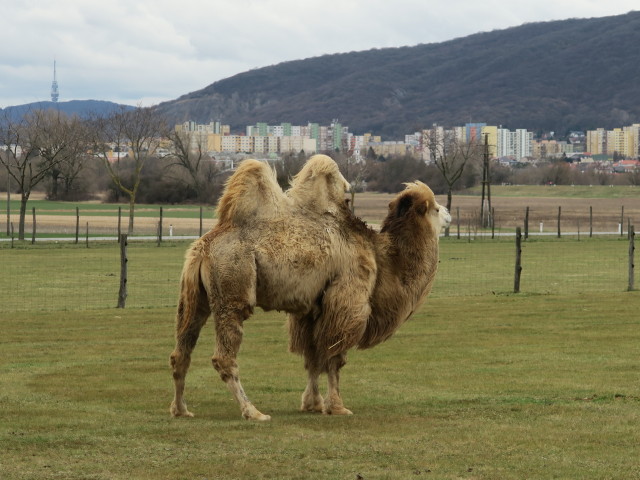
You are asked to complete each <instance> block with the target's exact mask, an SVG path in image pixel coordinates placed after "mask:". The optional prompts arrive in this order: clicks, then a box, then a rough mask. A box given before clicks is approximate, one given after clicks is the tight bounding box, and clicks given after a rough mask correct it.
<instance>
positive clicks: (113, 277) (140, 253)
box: [0, 236, 640, 311]
mask: <svg viewBox="0 0 640 480" xmlns="http://www.w3.org/2000/svg"><path fill="white" fill-rule="evenodd" d="M188 245H189V242H187V241H171V242H163V243H162V246H160V247H157V246H156V243H155V242H140V241H131V242H129V246H128V284H127V289H128V298H127V305H128V306H130V307H136V308H149V307H163V306H166V307H168V306H173V305H175V301H176V296H177V293H176V292H177V288H178V279H179V276H180V271H181V268H182V261H183V258H184V252H185V250H186V248H187V247H188ZM628 249H629V242H628V240H627V239H626V238H619V237H617V236H613V237H611V236H609V237H597V238H591V239H589V238H585V239H581V240H577V238H563V239H560V240H558V239H554V238H553V237H551V238H547V237H539V238H535V239H531V240H529V241H528V242H524V243H523V246H522V267H523V271H522V278H521V287H520V288H521V292H523V293H527V294H550V293H551V294H565V295H566V294H581V293H582V294H585V293H589V292H593V293H599V292H614V293H615V292H623V291H625V290H626V289H627V287H628V259H629V257H628ZM0 265H2V275H0V300H1V303H2V305H3V309H4V310H5V311H21V310H22V311H24V310H31V311H45V310H82V309H92V308H93V309H95V308H108V307H111V306H115V305H116V302H117V294H118V288H119V280H120V250H119V247H118V245H117V244H116V242H92V243H90V246H89V248H87V247H86V246H85V245H84V243H81V244H80V245H75V244H72V243H66V242H59V243H51V242H42V243H36V244H35V245H31V244H30V243H29V242H26V243H20V244H18V245H16V246H15V248H13V249H12V248H10V244H9V243H8V242H0ZM514 268H515V243H514V239H513V238H512V237H500V238H498V239H495V240H491V239H480V238H478V239H475V240H473V239H467V238H465V237H463V238H461V239H460V240H456V239H455V238H448V239H445V238H443V239H442V240H441V248H440V266H439V272H438V279H437V281H436V283H435V286H434V289H433V292H432V296H433V297H459V296H469V295H487V294H494V295H504V294H508V293H510V292H512V291H513V281H514ZM636 278H638V277H637V274H636ZM638 285H640V280H638V281H637V282H636V286H638Z"/></svg>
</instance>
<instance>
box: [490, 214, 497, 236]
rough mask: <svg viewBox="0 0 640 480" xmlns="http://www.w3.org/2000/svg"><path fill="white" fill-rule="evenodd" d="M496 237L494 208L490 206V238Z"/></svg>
mask: <svg viewBox="0 0 640 480" xmlns="http://www.w3.org/2000/svg"><path fill="white" fill-rule="evenodd" d="M494 238H496V209H495V208H494V207H491V239H492V240H493V239H494Z"/></svg>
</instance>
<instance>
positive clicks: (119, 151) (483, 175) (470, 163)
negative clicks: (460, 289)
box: [0, 107, 640, 239]
mask: <svg viewBox="0 0 640 480" xmlns="http://www.w3.org/2000/svg"><path fill="white" fill-rule="evenodd" d="M424 148H425V149H426V154H427V156H428V158H429V160H430V161H429V162H425V161H423V160H422V159H418V158H415V157H414V156H411V155H402V156H399V155H394V156H380V155H376V154H375V152H374V151H373V150H372V149H370V150H369V151H368V152H367V153H366V155H365V158H363V159H359V160H358V161H356V159H355V158H354V156H353V155H351V154H350V152H342V151H332V152H325V153H327V154H329V155H330V156H332V157H333V158H334V159H335V160H336V162H337V163H338V165H339V166H340V168H341V171H342V173H343V175H344V176H345V178H346V179H347V180H348V181H349V182H350V183H351V184H352V185H353V187H354V188H352V194H351V195H352V198H351V200H352V205H355V200H356V198H355V195H356V192H358V191H363V190H370V191H380V192H389V193H395V192H398V191H400V190H401V189H403V188H404V185H403V183H404V182H407V181H414V180H420V181H422V182H424V183H426V184H428V185H429V186H430V187H431V188H432V189H433V190H434V192H435V193H436V194H446V195H447V206H448V207H449V208H450V209H451V207H452V205H451V203H452V192H454V191H456V190H463V189H466V188H470V187H473V186H475V185H477V184H479V183H486V182H489V183H493V184H502V183H514V184H549V183H552V184H558V185H562V184H597V185H608V184H613V183H629V182H630V183H633V184H636V185H638V184H640V172H635V173H630V174H626V175H615V176H614V175H611V174H607V173H602V172H593V171H587V172H581V171H580V170H578V169H575V168H572V167H571V165H570V164H569V163H567V162H566V161H564V160H563V159H559V160H556V161H552V162H546V163H543V164H539V165H536V166H524V165H523V166H519V167H516V168H510V167H504V166H500V165H499V164H497V163H496V162H490V165H491V166H490V170H489V171H487V167H486V166H487V162H486V156H485V150H484V148H483V145H482V143H481V142H475V141H471V142H464V141H460V140H458V139H456V138H455V137H447V136H445V137H444V138H435V137H434V138H427V139H426V140H425V146H424ZM306 159H307V155H306V154H305V152H298V153H289V154H285V155H283V156H282V157H281V158H280V159H279V160H278V161H276V162H274V168H275V171H276V175H277V178H278V182H279V183H280V184H281V186H282V187H283V188H286V187H287V186H288V184H289V180H290V179H291V178H292V177H293V176H294V175H295V174H296V173H297V172H298V171H299V170H300V169H301V168H302V165H303V164H304V162H305V161H306ZM483 159H484V161H483ZM483 167H484V168H483ZM231 171H232V166H231V165H228V164H224V163H221V162H218V161H216V159H215V158H214V157H212V156H211V155H210V154H209V153H208V152H207V151H206V145H204V144H203V143H202V137H201V136H199V135H197V134H194V133H192V132H181V131H176V130H175V129H174V128H173V127H172V126H169V125H168V123H167V122H166V121H165V120H164V118H163V116H162V115H161V114H159V113H158V112H157V111H156V110H154V109H149V108H143V107H137V108H134V109H131V108H125V107H122V108H120V109H117V110H115V111H112V112H111V113H104V114H89V115H87V117H86V118H82V119H81V118H79V117H76V116H67V115H65V114H64V113H61V112H58V111H55V110H33V111H30V112H28V113H26V114H25V115H23V116H21V117H20V118H13V117H10V116H9V115H6V114H5V115H4V117H3V118H0V189H3V190H6V191H7V197H8V198H7V200H9V198H10V194H11V193H14V194H18V195H20V215H19V225H18V237H19V238H20V239H24V234H25V232H24V225H25V216H26V209H27V202H28V200H29V198H30V196H31V194H32V192H34V191H36V190H39V191H45V192H46V196H47V198H48V199H50V200H73V201H77V200H87V199H95V198H101V199H102V200H104V201H109V202H121V201H126V202H127V203H128V204H129V224H128V232H129V233H132V232H133V227H134V207H135V204H136V203H163V204H168V203H169V204H175V203H188V202H191V203H200V204H215V203H216V202H217V199H218V197H219V195H220V193H221V192H222V189H223V187H224V182H225V180H226V178H227V177H228V175H229V174H230V172H231ZM98 195H101V196H100V197H98ZM7 228H8V225H7Z"/></svg>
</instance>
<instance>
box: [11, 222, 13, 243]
mask: <svg viewBox="0 0 640 480" xmlns="http://www.w3.org/2000/svg"><path fill="white" fill-rule="evenodd" d="M11 248H13V222H11Z"/></svg>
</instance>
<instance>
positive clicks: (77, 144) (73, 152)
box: [41, 110, 89, 199]
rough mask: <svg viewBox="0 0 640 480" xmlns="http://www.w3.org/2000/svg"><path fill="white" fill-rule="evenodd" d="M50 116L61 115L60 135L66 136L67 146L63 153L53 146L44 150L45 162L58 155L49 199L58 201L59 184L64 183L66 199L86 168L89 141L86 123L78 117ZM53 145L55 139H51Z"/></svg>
mask: <svg viewBox="0 0 640 480" xmlns="http://www.w3.org/2000/svg"><path fill="white" fill-rule="evenodd" d="M49 114H50V115H52V114H55V115H61V118H60V122H58V127H59V129H61V131H60V132H59V133H58V134H59V135H64V138H65V144H64V147H63V148H62V149H61V151H59V152H57V151H56V149H55V148H54V147H53V146H50V147H47V148H43V149H42V150H41V156H42V157H43V158H44V159H45V160H51V158H50V157H52V156H53V155H57V157H58V160H59V161H58V162H55V166H54V167H53V168H52V169H51V171H50V175H51V188H50V191H49V198H51V199H56V198H58V197H59V192H58V184H59V183H60V181H62V184H63V192H64V196H65V198H66V197H67V196H68V195H69V193H70V192H71V190H72V188H73V184H74V182H75V181H76V179H77V178H78V175H80V172H81V171H82V169H83V168H84V165H85V160H86V159H87V156H88V155H87V150H88V148H89V142H88V139H87V128H86V124H85V122H83V121H82V120H80V119H79V118H78V117H76V116H73V117H66V116H64V114H59V113H57V112H55V113H54V112H53V111H52V110H50V111H49ZM51 140H52V142H50V143H51V144H53V143H54V142H53V140H54V139H53V138H52V139H51Z"/></svg>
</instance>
